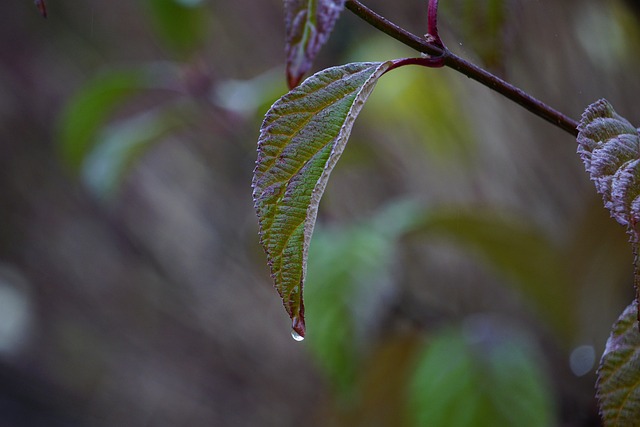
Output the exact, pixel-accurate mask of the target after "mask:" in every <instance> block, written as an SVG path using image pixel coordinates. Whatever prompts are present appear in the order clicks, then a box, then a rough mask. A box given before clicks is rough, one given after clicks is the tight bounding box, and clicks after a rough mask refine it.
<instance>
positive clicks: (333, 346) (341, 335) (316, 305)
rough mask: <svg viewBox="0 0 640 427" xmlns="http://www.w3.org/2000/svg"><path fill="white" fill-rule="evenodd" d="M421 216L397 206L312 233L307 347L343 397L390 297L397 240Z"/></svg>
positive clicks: (401, 204)
mask: <svg viewBox="0 0 640 427" xmlns="http://www.w3.org/2000/svg"><path fill="white" fill-rule="evenodd" d="M420 212H422V209H421V208H420V207H419V206H418V205H417V204H416V203H412V202H409V201H401V202H395V203H391V204H389V205H388V206H387V207H385V208H384V209H382V210H381V211H380V212H378V213H376V214H375V215H374V216H373V217H372V218H370V219H368V220H366V221H362V222H360V223H358V224H354V225H351V226H345V227H336V228H319V229H318V230H317V231H316V232H315V235H314V238H313V243H312V244H311V247H310V249H309V270H308V271H309V279H308V281H307V283H306V285H305V293H306V295H307V300H308V301H309V303H308V304H307V319H308V320H309V323H310V324H312V325H313V330H312V332H310V333H309V337H308V343H309V344H308V345H309V348H310V349H311V350H312V351H313V353H314V356H316V358H317V359H318V360H319V363H320V365H321V366H322V367H323V368H324V370H325V371H326V372H327V374H328V376H329V378H330V379H331V380H332V381H333V383H334V386H335V387H336V388H337V389H338V390H340V391H341V393H342V394H343V395H345V396H346V395H349V393H350V392H352V391H353V390H352V387H353V386H354V382H355V380H356V378H357V377H358V373H359V372H360V369H359V366H360V362H361V358H362V355H363V353H364V349H365V348H366V347H367V346H368V344H369V340H370V338H371V337H368V336H366V335H365V331H367V330H368V329H369V328H367V325H368V324H370V323H371V322H374V321H375V319H376V317H377V315H378V314H379V311H380V309H381V308H383V307H384V304H383V303H384V301H385V299H388V298H389V297H390V295H391V294H392V293H393V290H394V287H393V284H394V279H393V275H392V272H393V267H394V265H395V258H396V250H397V246H398V243H399V241H398V240H399V239H400V238H401V237H402V236H403V235H404V234H405V233H406V232H407V231H408V229H409V228H411V227H412V224H414V223H415V219H416V217H417V216H418V215H419V214H420Z"/></svg>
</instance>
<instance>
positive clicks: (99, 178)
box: [82, 108, 186, 198]
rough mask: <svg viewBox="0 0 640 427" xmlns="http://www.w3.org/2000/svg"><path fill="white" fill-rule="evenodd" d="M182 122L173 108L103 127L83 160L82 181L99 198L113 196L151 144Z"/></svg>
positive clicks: (152, 111) (150, 112) (157, 110)
mask: <svg viewBox="0 0 640 427" xmlns="http://www.w3.org/2000/svg"><path fill="white" fill-rule="evenodd" d="M185 123H186V122H185V121H183V120H181V119H180V118H179V117H178V115H177V114H175V111H174V109H173V108H161V109H156V110H150V111H147V112H144V113H142V114H139V115H137V116H134V117H130V118H126V119H123V120H120V121H117V122H115V123H112V124H110V125H109V126H107V127H106V128H105V129H104V130H103V131H102V132H100V135H99V136H98V137H97V138H96V140H97V143H96V145H95V148H94V149H93V150H92V152H91V153H90V154H89V155H88V156H87V158H86V161H85V162H84V164H83V168H82V178H83V180H84V182H85V184H86V185H87V187H88V188H89V189H90V190H91V191H92V192H93V193H94V194H95V195H96V196H97V197H99V198H106V197H109V196H111V195H113V193H114V192H115V190H116V189H117V187H118V184H119V183H120V181H121V180H122V177H123V176H124V174H125V173H126V172H127V170H128V169H129V167H130V166H131V165H132V164H133V163H134V161H135V160H136V159H138V157H139V156H140V155H142V154H143V153H144V152H145V151H146V150H147V149H148V148H149V146H150V145H151V144H153V143H155V142H157V141H159V140H160V139H161V138H162V137H164V136H166V135H167V134H168V133H170V132H171V131H174V130H175V129H177V128H178V127H180V126H181V125H184V124H185Z"/></svg>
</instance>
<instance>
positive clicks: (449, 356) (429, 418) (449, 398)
mask: <svg viewBox="0 0 640 427" xmlns="http://www.w3.org/2000/svg"><path fill="white" fill-rule="evenodd" d="M537 353H538V351H537V349H536V348H535V346H534V345H533V342H532V341H531V340H528V339H526V334H524V333H522V331H520V330H516V329H515V328H513V327H510V326H509V324H508V323H506V321H505V319H499V318H495V317H494V316H490V315H476V316H474V317H471V318H468V319H467V320H466V322H465V324H464V325H463V327H462V328H456V329H451V330H445V331H442V332H440V333H438V334H437V335H436V336H434V337H433V338H432V339H431V340H430V342H429V343H427V345H426V346H425V348H424V350H422V351H421V352H420V354H418V356H417V358H416V364H415V370H414V373H413V376H412V378H411V380H410V382H409V385H408V387H407V394H408V396H407V398H408V415H409V419H410V420H411V421H412V423H410V424H409V425H412V426H416V427H419V426H420V427H421V426H425V427H426V426H428V427H458V426H459V427H466V426H477V427H485V426H486V427H493V426H519V427H546V426H550V425H554V422H553V421H554V420H553V415H552V414H553V405H552V401H551V396H550V391H549V388H548V384H547V382H546V381H545V373H544V372H543V371H542V369H541V368H540V366H539V358H538V357H536V356H537Z"/></svg>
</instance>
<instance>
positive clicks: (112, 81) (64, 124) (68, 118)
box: [59, 64, 177, 170]
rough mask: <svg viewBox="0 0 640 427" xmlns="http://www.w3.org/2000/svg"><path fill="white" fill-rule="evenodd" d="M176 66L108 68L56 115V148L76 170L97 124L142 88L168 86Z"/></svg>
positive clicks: (93, 139) (90, 146)
mask: <svg viewBox="0 0 640 427" xmlns="http://www.w3.org/2000/svg"><path fill="white" fill-rule="evenodd" d="M176 74H177V68H175V67H174V66H172V65H169V64H153V65H150V66H147V67H139V68H131V69H124V70H110V71H108V72H105V73H103V74H101V75H99V76H98V77H96V78H94V79H93V80H91V81H90V82H88V83H86V84H85V85H84V86H83V87H82V89H81V90H80V91H79V92H78V93H77V94H76V95H75V96H74V97H73V98H72V99H71V101H69V103H68V104H67V106H66V108H65V110H64V111H63V113H62V116H61V118H60V136H59V138H60V152H61V156H62V158H63V160H64V161H65V162H66V163H67V164H68V165H69V166H70V167H71V168H72V169H74V170H79V169H80V168H81V166H82V162H83V160H84V159H85V158H86V156H87V155H88V154H89V153H90V152H91V150H92V149H93V148H94V146H95V144H96V141H97V139H96V137H97V135H98V132H99V130H100V128H101V127H102V126H103V125H104V124H105V122H106V121H107V120H108V119H109V118H110V117H111V116H112V115H113V114H114V112H115V111H116V109H117V108H118V107H121V106H122V104H123V103H124V102H125V101H126V100H128V99H130V98H131V97H133V96H135V95H137V94H140V93H141V92H143V91H146V90H151V89H169V85H168V83H169V82H170V81H172V80H174V79H175V76H176Z"/></svg>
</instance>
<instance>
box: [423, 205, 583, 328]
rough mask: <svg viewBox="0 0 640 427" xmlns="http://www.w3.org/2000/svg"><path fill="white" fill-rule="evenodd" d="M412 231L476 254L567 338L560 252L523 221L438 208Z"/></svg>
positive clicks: (477, 211) (569, 322)
mask: <svg viewBox="0 0 640 427" xmlns="http://www.w3.org/2000/svg"><path fill="white" fill-rule="evenodd" d="M413 230H414V232H415V233H420V234H427V235H428V236H430V237H432V236H442V237H445V238H449V239H452V240H453V241H454V242H456V243H458V244H460V245H461V246H463V247H467V248H469V249H471V250H472V251H475V252H476V253H477V254H478V256H479V257H481V259H483V260H485V261H486V263H487V264H488V265H490V266H492V267H494V269H495V270H496V271H497V272H498V273H501V274H503V275H504V276H505V277H507V278H508V279H510V280H511V281H512V282H513V283H514V284H516V285H519V286H520V288H521V290H522V292H523V293H525V294H526V295H529V296H530V297H531V298H532V299H533V300H534V301H535V302H536V303H537V304H538V305H539V307H540V308H541V309H542V310H544V311H545V312H546V313H547V314H548V315H549V317H550V319H551V321H552V322H553V324H554V326H555V327H556V328H557V330H559V331H562V332H563V333H564V335H565V336H568V335H569V334H570V333H571V332H572V327H573V318H574V316H573V315H572V314H573V313H572V312H571V307H573V304H572V301H571V300H570V295H569V294H568V293H567V292H566V289H567V286H568V284H567V283H568V280H567V277H566V272H565V270H564V269H563V264H562V259H563V258H562V256H561V253H560V251H559V249H558V248H557V247H556V246H554V244H553V243H552V242H551V241H550V240H549V239H547V238H546V237H545V236H544V235H543V233H542V232H541V231H540V230H538V229H536V228H535V227H533V226H531V224H530V223H528V222H527V221H526V220H523V219H522V218H517V217H514V216H508V215H505V214H504V212H500V213H498V212H496V211H492V210H486V209H485V210H483V209H474V210H471V211H468V212H465V211H463V210H461V209H460V208H455V207H454V208H446V207H439V208H434V209H430V210H427V211H425V213H424V214H423V216H422V217H421V218H420V219H419V220H418V222H417V223H416V225H415V227H414V228H413Z"/></svg>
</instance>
